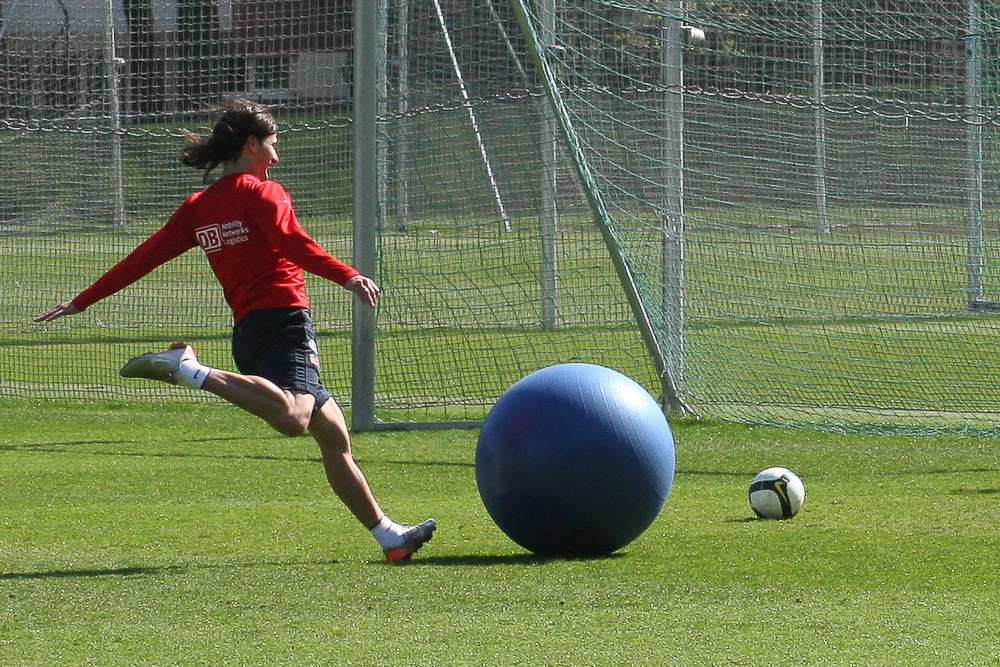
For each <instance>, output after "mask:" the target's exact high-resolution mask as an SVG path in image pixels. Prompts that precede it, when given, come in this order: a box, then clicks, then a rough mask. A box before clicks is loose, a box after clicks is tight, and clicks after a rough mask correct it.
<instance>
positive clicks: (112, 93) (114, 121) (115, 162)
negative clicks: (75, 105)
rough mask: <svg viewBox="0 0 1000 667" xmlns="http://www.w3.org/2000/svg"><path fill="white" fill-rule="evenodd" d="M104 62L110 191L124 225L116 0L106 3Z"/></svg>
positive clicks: (119, 223) (116, 214)
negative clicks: (108, 134)
mask: <svg viewBox="0 0 1000 667" xmlns="http://www.w3.org/2000/svg"><path fill="white" fill-rule="evenodd" d="M104 40H105V42H104V64H105V67H106V68H107V74H106V78H107V86H108V117H109V122H108V126H109V129H110V131H111V190H112V199H113V201H112V206H113V207H114V225H115V227H125V226H126V220H125V176H124V171H123V168H122V134H121V129H122V125H121V123H122V119H121V85H120V81H121V80H120V68H121V66H122V64H123V62H124V61H122V59H121V58H119V57H118V52H117V44H116V43H115V40H116V34H115V10H114V2H113V0H105V4H104Z"/></svg>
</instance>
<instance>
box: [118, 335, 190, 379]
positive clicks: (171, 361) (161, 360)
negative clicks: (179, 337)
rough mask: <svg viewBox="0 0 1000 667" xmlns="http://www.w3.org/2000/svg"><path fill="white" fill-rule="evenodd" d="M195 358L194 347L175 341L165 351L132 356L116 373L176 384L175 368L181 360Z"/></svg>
mask: <svg viewBox="0 0 1000 667" xmlns="http://www.w3.org/2000/svg"><path fill="white" fill-rule="evenodd" d="M188 359H197V357H196V356H195V354H194V348H193V347H191V346H190V345H188V344H187V343H182V342H181V341H177V342H176V343H174V344H173V345H171V346H170V349H169V350H167V351H166V352H147V353H146V354H140V355H139V356H138V357H132V358H131V359H129V361H128V363H127V364H125V365H124V366H122V369H121V370H120V371H118V374H119V375H121V376H122V377H126V378H146V379H148V380H160V381H161V382H169V383H170V384H177V370H178V369H179V368H180V366H181V362H182V361H187V360H188Z"/></svg>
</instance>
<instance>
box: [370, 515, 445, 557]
mask: <svg viewBox="0 0 1000 667" xmlns="http://www.w3.org/2000/svg"><path fill="white" fill-rule="evenodd" d="M436 529H437V521H435V520H434V519H427V521H424V522H423V523H418V524H417V525H416V526H410V527H409V528H407V529H406V532H405V533H403V541H402V544H400V545H399V546H396V547H388V548H386V549H383V550H382V552H383V553H384V554H385V557H386V560H390V561H392V562H399V561H403V560H409V559H410V556H412V555H413V554H415V553H416V552H417V549H419V548H420V547H422V546H423V545H424V544H425V543H427V542H430V541H431V538H432V537H434V531H435V530H436Z"/></svg>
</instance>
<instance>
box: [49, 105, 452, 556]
mask: <svg viewBox="0 0 1000 667" xmlns="http://www.w3.org/2000/svg"><path fill="white" fill-rule="evenodd" d="M277 131H278V130H277V123H275V121H274V118H273V117H272V116H271V114H270V113H269V112H268V111H267V109H266V108H264V107H262V106H260V105H258V104H254V103H252V102H246V101H242V100H240V101H236V102H234V103H233V104H231V105H230V106H229V107H228V108H227V109H226V110H225V112H224V113H223V114H222V116H221V118H220V119H219V121H218V122H217V123H216V124H215V126H214V127H213V129H212V134H211V136H209V137H208V138H203V137H198V136H195V135H191V134H189V135H188V146H187V147H186V148H185V149H184V152H183V153H182V158H181V160H182V162H184V163H185V164H187V165H189V166H192V167H195V168H198V169H203V170H205V173H206V177H207V175H208V172H210V171H211V170H212V169H214V168H215V167H216V166H217V165H219V164H222V165H223V171H222V176H221V177H220V178H219V179H218V180H217V181H216V182H215V183H213V184H212V185H211V186H209V187H208V188H207V189H205V190H202V191H200V192H196V193H194V194H192V195H191V196H189V197H188V198H187V199H186V200H185V201H184V203H182V204H181V206H180V207H179V208H178V209H177V211H175V212H174V214H173V215H172V216H170V219H169V220H168V221H167V224H166V225H164V226H163V227H162V228H161V229H160V230H159V231H157V232H155V233H154V234H153V235H152V236H150V237H149V238H148V239H146V240H145V241H143V242H142V243H141V244H140V245H139V246H138V247H136V248H135V249H134V250H133V251H132V252H131V253H129V255H128V256H127V257H125V258H124V259H123V260H121V261H120V262H118V263H117V264H116V265H115V266H113V267H112V268H111V269H109V270H108V271H107V272H106V273H105V274H104V275H103V276H101V277H100V278H99V279H98V280H97V281H96V282H94V283H93V284H92V285H91V286H90V287H88V288H87V289H85V290H83V291H82V292H81V293H80V294H79V295H77V296H76V297H75V298H73V299H72V300H70V301H66V302H63V303H61V304H59V305H57V306H55V307H53V308H51V309H49V310H48V311H46V312H45V313H43V314H41V315H39V316H38V317H36V318H35V321H36V322H48V321H51V320H54V319H56V318H59V317H63V316H65V315H73V314H76V313H79V312H82V311H83V310H86V309H87V308H89V307H90V306H92V305H93V304H95V303H97V302H98V301H100V300H101V299H104V298H106V297H108V296H111V295H112V294H115V293H116V292H118V291H120V290H122V289H124V288H125V287H127V286H129V285H131V284H132V283H134V282H136V281H137V280H139V279H141V278H142V277H144V276H146V275H147V274H148V273H150V272H151V271H152V270H153V269H155V268H156V267H158V266H160V265H161V264H164V263H166V262H168V261H170V260H172V259H174V258H175V257H178V256H179V255H181V254H183V253H185V252H187V251H188V250H190V249H192V248H194V247H196V246H200V247H201V249H202V250H203V251H204V252H205V254H206V256H207V258H208V261H209V264H210V265H211V267H212V270H213V271H214V272H215V275H216V278H218V280H219V283H220V285H221V286H222V289H223V292H224V294H225V297H226V302H227V303H228V304H229V306H230V308H231V309H232V311H233V321H234V327H233V358H234V359H235V361H236V365H237V367H238V368H239V370H240V372H239V373H234V372H230V371H225V370H222V369H218V368H209V367H207V366H205V365H203V364H202V363H201V362H199V361H198V359H197V357H196V356H195V353H194V350H193V349H192V348H191V347H190V346H188V345H185V344H184V343H175V344H174V345H172V346H171V348H170V349H169V350H167V351H166V352H159V353H153V352H150V353H147V354H143V355H140V356H138V357H135V358H134V359H132V360H130V361H129V362H128V363H127V364H125V366H124V367H122V369H121V374H122V375H123V376H125V377H137V378H148V379H153V380H162V381H165V382H170V383H173V384H179V385H182V386H186V387H191V388H200V389H204V390H206V391H209V392H211V393H213V394H215V395H217V396H220V397H222V398H224V399H226V400H227V401H229V402H231V403H233V404H234V405H236V406H238V407H240V408H243V409H244V410H247V411H248V412H250V413H252V414H254V415H257V416H258V417H260V418H261V419H263V420H265V421H266V422H267V423H268V424H270V425H271V426H272V427H273V428H275V429H276V430H277V431H279V432H280V433H283V434H285V435H289V436H297V435H301V434H302V433H304V432H305V431H309V433H310V434H311V435H312V436H313V437H314V438H315V439H316V442H317V443H318V444H319V447H320V451H321V452H322V454H323V463H324V467H325V469H326V476H327V480H328V481H329V483H330V486H331V488H332V489H333V490H334V492H336V494H337V496H338V497H339V498H340V499H341V500H342V501H343V502H344V504H345V505H346V506H347V508H348V509H349V510H350V511H351V512H352V513H353V514H354V516H355V517H356V518H357V519H358V520H359V521H360V522H361V523H362V524H364V525H365V526H366V527H367V528H369V529H370V530H371V532H372V535H373V536H374V537H375V539H376V540H378V542H379V544H380V545H381V547H382V549H383V553H384V554H385V556H386V558H388V559H389V560H391V561H398V560H405V559H408V558H409V557H410V556H411V555H413V553H414V552H416V551H417V549H419V548H420V547H421V546H422V545H423V544H424V543H425V542H427V541H428V540H430V539H431V537H432V535H433V533H434V530H435V529H436V527H437V524H436V522H435V521H434V519H428V520H426V521H424V522H423V523H420V524H418V525H415V526H405V525H402V524H398V523H396V522H395V521H393V520H392V519H390V518H389V517H388V516H387V515H386V514H385V513H384V512H383V511H382V509H381V507H380V506H379V504H378V502H377V501H376V500H375V497H374V495H373V494H372V491H371V488H370V486H369V485H368V482H367V480H366V479H365V477H364V474H363V473H362V472H361V469H360V468H359V467H358V465H357V462H356V461H355V460H354V456H353V454H352V452H351V443H350V435H349V432H348V429H347V422H346V419H345V418H344V414H343V412H342V411H341V409H340V406H338V405H337V403H336V401H334V400H333V398H332V397H331V396H330V392H329V391H327V389H326V388H325V387H324V386H323V383H322V381H321V380H320V375H319V348H318V346H317V344H316V335H315V330H314V327H313V323H312V319H311V316H310V312H309V300H308V298H307V297H306V292H305V276H304V274H303V271H308V272H310V273H313V274H316V275H318V276H320V277H323V278H326V279H328V280H332V281H334V282H336V283H338V284H339V285H341V286H343V287H344V288H345V289H347V290H349V291H350V292H353V293H354V294H356V295H357V296H358V298H360V299H361V300H362V302H363V303H366V304H367V305H369V306H371V307H375V306H376V305H377V304H378V299H379V296H380V291H379V288H378V286H377V285H376V284H375V282H374V281H373V280H371V279H370V278H368V277H366V276H363V275H361V274H360V273H358V271H356V270H355V269H354V268H352V267H350V266H348V265H347V264H344V263H343V262H341V261H340V260H339V259H337V258H335V257H332V256H331V255H330V254H329V253H327V252H326V250H324V249H323V247H322V246H320V245H319V244H318V243H317V242H316V241H314V240H313V239H312V238H311V237H310V236H309V235H308V234H307V233H306V231H305V230H304V229H303V228H302V226H301V225H300V224H299V222H298V219H297V218H296V216H295V210H294V209H293V208H292V202H291V199H290V197H289V196H288V193H287V192H286V191H285V189H284V188H283V187H282V186H281V185H280V184H278V183H276V182H275V181H271V180H268V169H269V168H270V167H271V165H273V164H275V163H277V162H278V155H277V151H276V148H275V147H276V144H277V140H278V136H277Z"/></svg>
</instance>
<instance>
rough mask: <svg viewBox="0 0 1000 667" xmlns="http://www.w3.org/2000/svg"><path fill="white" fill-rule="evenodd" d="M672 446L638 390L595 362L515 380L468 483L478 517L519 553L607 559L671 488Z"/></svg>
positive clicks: (486, 427)
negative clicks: (479, 504)
mask: <svg viewBox="0 0 1000 667" xmlns="http://www.w3.org/2000/svg"><path fill="white" fill-rule="evenodd" d="M674 460H675V459H674V438H673V434H672V432H671V430H670V425H669V423H668V422H667V419H666V417H665V416H664V414H663V411H662V410H661V409H660V406H659V404H658V403H657V402H656V400H655V399H654V398H653V397H652V396H651V395H650V394H649V392H647V391H646V390H645V389H644V388H643V387H642V386H641V385H640V384H638V383H637V382H635V381H634V380H632V379H631V378H629V377H628V376H626V375H623V374H622V373H619V372H618V371H615V370H612V369H610V368H605V367H604V366H597V365H593V364H581V363H572V364H558V365H555V366H549V367H547V368H543V369H541V370H539V371H536V372H534V373H532V374H530V375H528V376H526V377H524V378H522V379H521V380H519V381H517V382H516V383H514V385H512V386H511V387H510V389H508V390H507V391H506V392H504V394H503V395H502V396H501V397H500V399H499V400H498V401H497V402H496V405H494V406H493V409H492V410H490V413H489V415H488V416H487V417H486V421H485V422H484V423H483V427H482V431H481V432H480V435H479V442H478V445H477V447H476V482H477V484H478V485H479V495H480V496H481V497H482V499H483V504H484V505H485V506H486V511H487V512H489V514H490V517H491V518H492V519H493V520H494V521H495V522H496V524H497V526H498V527H499V528H500V529H501V530H502V531H503V532H504V533H505V534H506V535H507V536H508V537H510V538H511V539H512V540H514V541H515V542H517V543H518V544H519V545H521V546H522V547H524V548H525V549H527V550H529V551H532V552H534V553H536V554H539V555H545V556H556V557H566V558H577V557H589V556H600V555H605V554H610V553H612V552H614V551H617V550H618V549H621V548H622V547H624V546H625V545H627V544H629V543H630V542H632V541H633V540H634V539H635V538H637V537H639V535H641V534H642V533H643V532H644V531H645V530H646V529H647V528H649V526H650V524H651V523H653V520H654V519H656V517H657V516H658V515H659V513H660V510H661V509H663V504H664V503H665V502H666V500H667V496H668V495H669V494H670V487H671V486H672V484H673V480H674Z"/></svg>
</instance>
